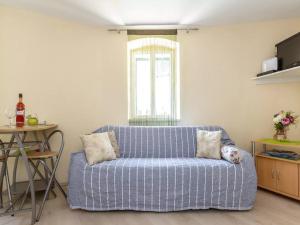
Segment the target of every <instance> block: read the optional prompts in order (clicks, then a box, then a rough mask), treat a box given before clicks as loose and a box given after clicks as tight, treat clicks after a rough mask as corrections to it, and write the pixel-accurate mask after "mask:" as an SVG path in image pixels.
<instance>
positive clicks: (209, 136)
mask: <svg viewBox="0 0 300 225" xmlns="http://www.w3.org/2000/svg"><path fill="white" fill-rule="evenodd" d="M220 150H221V131H206V130H198V131H197V154H196V156H197V157H199V158H209V159H221V154H220Z"/></svg>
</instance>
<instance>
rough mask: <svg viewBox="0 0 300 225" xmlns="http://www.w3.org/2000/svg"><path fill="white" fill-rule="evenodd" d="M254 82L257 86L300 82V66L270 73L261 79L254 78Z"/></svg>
mask: <svg viewBox="0 0 300 225" xmlns="http://www.w3.org/2000/svg"><path fill="white" fill-rule="evenodd" d="M252 80H255V81H256V84H275V83H288V82H300V66H297V67H293V68H290V69H286V70H281V71H278V72H275V73H270V74H267V75H264V76H261V77H254V78H252Z"/></svg>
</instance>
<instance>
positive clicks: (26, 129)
mask: <svg viewBox="0 0 300 225" xmlns="http://www.w3.org/2000/svg"><path fill="white" fill-rule="evenodd" d="M56 127H57V125H56V124H48V125H35V126H26V125H25V126H23V127H15V126H12V127H10V126H0V134H11V138H10V142H9V144H8V148H7V149H8V154H9V151H10V150H9V149H10V148H11V147H12V146H13V144H14V141H15V140H16V144H17V146H18V148H19V151H20V153H21V158H22V160H23V162H24V164H25V168H26V173H27V177H28V181H29V184H30V193H31V206H32V220H31V224H34V223H35V221H36V202H35V189H34V182H33V178H32V172H31V169H30V166H29V162H28V158H27V155H26V152H25V150H24V141H25V137H26V134H27V133H30V132H31V133H33V134H34V137H35V138H36V141H39V140H38V133H41V134H42V137H43V139H44V141H46V140H47V138H46V137H47V136H46V132H47V131H49V130H52V129H54V128H56ZM22 134H23V138H22ZM45 144H46V145H49V144H48V143H45ZM15 166H16V163H15ZM15 168H16V167H15ZM5 169H7V168H5ZM15 177H16V172H15V170H14V178H13V179H14V181H15V179H16V178H15Z"/></svg>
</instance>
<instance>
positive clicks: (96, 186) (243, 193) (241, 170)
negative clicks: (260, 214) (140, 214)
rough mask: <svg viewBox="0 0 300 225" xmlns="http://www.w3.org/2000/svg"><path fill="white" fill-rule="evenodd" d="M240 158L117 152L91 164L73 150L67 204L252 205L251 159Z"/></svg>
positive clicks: (96, 207)
mask: <svg viewBox="0 0 300 225" xmlns="http://www.w3.org/2000/svg"><path fill="white" fill-rule="evenodd" d="M242 154H243V160H242V162H241V163H240V164H232V163H229V162H227V161H225V160H214V159H201V158H118V159H117V160H114V161H106V162H102V163H100V164H95V165H93V166H89V165H88V164H87V163H86V160H85V158H84V155H83V153H81V152H80V153H75V154H72V157H71V164H70V174H69V204H70V207H71V208H73V209H77V208H80V209H85V210H92V211H106V210H141V211H157V212H166V211H179V210H187V209H207V208H217V209H231V210H233V209H236V210H247V209H250V208H252V206H253V203H254V199H255V193H256V173H255V168H254V164H253V159H252V157H251V156H250V154H249V153H246V152H244V151H242Z"/></svg>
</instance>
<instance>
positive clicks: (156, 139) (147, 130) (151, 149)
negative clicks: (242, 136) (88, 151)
mask: <svg viewBox="0 0 300 225" xmlns="http://www.w3.org/2000/svg"><path fill="white" fill-rule="evenodd" d="M197 130H209V131H218V130H221V131H222V139H221V142H222V144H223V145H234V142H233V141H232V140H231V139H230V137H229V136H228V134H227V133H226V131H225V130H224V129H223V128H221V127H219V126H175V127H174V126H169V127H161V126H159V127H157V126H110V125H109V126H104V127H101V128H99V129H97V130H96V131H95V133H99V132H107V131H114V132H115V134H116V138H117V141H118V144H119V146H120V155H121V157H122V158H192V157H195V155H196V146H197V140H196V136H197Z"/></svg>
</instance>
